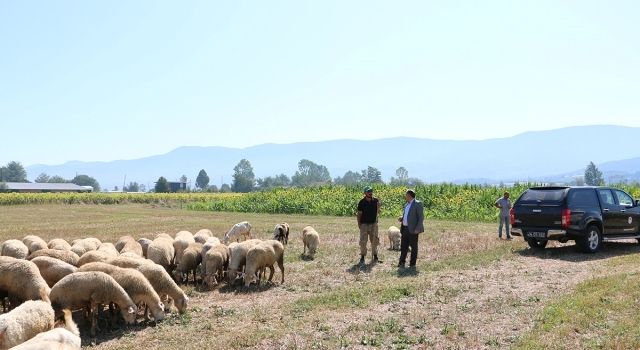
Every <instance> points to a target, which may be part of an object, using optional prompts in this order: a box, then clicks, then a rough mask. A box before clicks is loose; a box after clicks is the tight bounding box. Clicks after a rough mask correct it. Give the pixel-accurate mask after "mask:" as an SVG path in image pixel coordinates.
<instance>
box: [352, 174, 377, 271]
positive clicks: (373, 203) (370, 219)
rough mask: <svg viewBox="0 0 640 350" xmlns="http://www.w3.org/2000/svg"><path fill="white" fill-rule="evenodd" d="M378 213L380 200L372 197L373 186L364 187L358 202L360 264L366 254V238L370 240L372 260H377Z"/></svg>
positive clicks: (362, 262)
mask: <svg viewBox="0 0 640 350" xmlns="http://www.w3.org/2000/svg"><path fill="white" fill-rule="evenodd" d="M378 215H380V201H379V200H378V198H374V197H373V188H371V187H370V186H367V187H365V189H364V198H362V199H361V200H360V202H359V203H358V215H357V217H358V228H360V264H364V258H365V256H366V255H367V240H369V241H371V253H372V254H373V262H374V263H375V262H379V260H378V243H379V239H378Z"/></svg>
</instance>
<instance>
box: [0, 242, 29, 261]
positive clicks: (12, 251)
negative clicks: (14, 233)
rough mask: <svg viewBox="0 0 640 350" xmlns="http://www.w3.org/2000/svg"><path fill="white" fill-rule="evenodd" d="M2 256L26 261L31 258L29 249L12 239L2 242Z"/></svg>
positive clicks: (0, 252) (0, 251) (0, 250)
mask: <svg viewBox="0 0 640 350" xmlns="http://www.w3.org/2000/svg"><path fill="white" fill-rule="evenodd" d="M0 255H1V256H10V257H12V258H16V259H26V258H27V256H29V248H28V247H27V246H26V245H25V244H24V243H22V241H19V240H17V239H10V240H7V241H4V242H2V247H0Z"/></svg>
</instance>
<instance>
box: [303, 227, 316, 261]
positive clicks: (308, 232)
mask: <svg viewBox="0 0 640 350" xmlns="http://www.w3.org/2000/svg"><path fill="white" fill-rule="evenodd" d="M302 243H303V244H304V248H303V251H302V254H306V253H307V250H309V257H311V258H312V259H313V258H314V256H315V255H316V251H317V250H318V245H320V235H318V232H317V231H316V230H315V229H314V228H313V227H311V226H307V227H305V228H303V229H302Z"/></svg>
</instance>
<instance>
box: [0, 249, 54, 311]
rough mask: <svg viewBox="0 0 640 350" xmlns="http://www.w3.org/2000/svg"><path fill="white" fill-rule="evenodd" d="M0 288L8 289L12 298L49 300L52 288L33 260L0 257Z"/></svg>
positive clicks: (19, 299)
mask: <svg viewBox="0 0 640 350" xmlns="http://www.w3.org/2000/svg"><path fill="white" fill-rule="evenodd" d="M0 290H4V291H6V292H7V294H8V296H9V298H10V299H11V300H18V301H26V300H44V301H46V302H49V292H50V291H51V288H49V286H48V285H47V282H46V281H45V280H44V278H42V276H40V271H39V270H38V266H36V264H34V263H33V262H31V261H29V260H21V259H14V258H10V257H0Z"/></svg>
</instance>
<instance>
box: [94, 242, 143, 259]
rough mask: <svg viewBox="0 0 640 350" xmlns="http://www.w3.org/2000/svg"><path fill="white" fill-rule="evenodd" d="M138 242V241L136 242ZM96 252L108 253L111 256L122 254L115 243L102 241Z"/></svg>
mask: <svg viewBox="0 0 640 350" xmlns="http://www.w3.org/2000/svg"><path fill="white" fill-rule="evenodd" d="M136 243H138V242H136ZM96 252H103V253H106V254H108V255H110V256H118V255H120V252H119V251H118V250H117V249H116V247H115V245H114V244H113V243H108V242H107V243H102V244H100V246H99V247H98V249H96Z"/></svg>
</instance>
